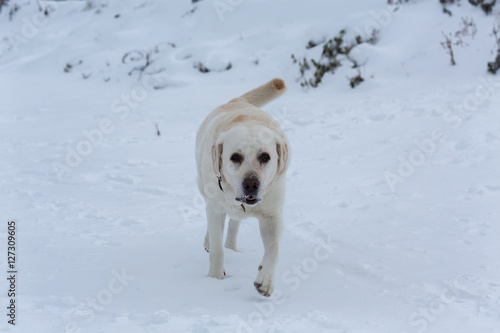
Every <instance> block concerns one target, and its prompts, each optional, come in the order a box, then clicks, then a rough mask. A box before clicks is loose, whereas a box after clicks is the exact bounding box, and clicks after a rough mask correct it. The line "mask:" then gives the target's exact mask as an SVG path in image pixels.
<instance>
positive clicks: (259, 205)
mask: <svg viewBox="0 0 500 333" xmlns="http://www.w3.org/2000/svg"><path fill="white" fill-rule="evenodd" d="M285 90H286V87H285V82H284V81H283V80H281V79H273V80H271V81H270V82H268V83H266V84H264V85H262V86H260V87H258V88H256V89H254V90H252V91H250V92H248V93H246V94H244V95H243V96H241V97H239V98H236V99H233V100H232V101H230V102H229V103H227V104H224V105H222V106H220V107H218V108H217V109H215V110H214V111H212V113H210V114H209V115H208V117H207V118H206V119H205V121H204V122H203V123H202V124H201V126H200V129H199V130H198V133H197V136H196V164H197V168H198V187H199V189H200V192H201V194H202V196H203V198H204V199H205V203H206V212H207V220H208V228H207V235H206V237H205V250H207V251H208V252H210V269H209V271H208V276H210V277H214V278H217V279H224V277H225V276H226V272H225V271H224V251H223V248H222V239H223V234H224V224H225V219H226V215H229V218H230V220H229V227H228V234H227V238H226V243H225V247H226V248H229V249H232V250H235V251H236V237H237V234H238V229H239V226H240V221H241V220H242V219H244V218H247V217H256V218H258V220H259V227H260V234H261V237H262V242H263V243H264V251H265V252H264V257H263V259H262V262H261V264H260V266H259V273H258V275H257V278H256V280H255V282H254V285H255V287H256V288H257V291H258V292H259V293H260V294H262V295H264V296H270V295H271V293H272V292H273V290H274V275H275V271H276V265H277V263H278V252H279V244H280V238H281V232H282V230H283V214H282V211H283V204H284V197H285V178H286V169H287V166H288V142H287V139H286V137H285V133H284V132H283V130H281V128H280V127H279V125H278V123H277V122H276V121H274V120H273V119H272V118H271V117H270V116H269V115H268V114H266V113H264V112H263V111H261V110H260V109H259V107H261V106H263V105H265V104H266V103H268V102H270V101H272V100H273V99H275V98H277V97H279V96H280V95H281V94H283V93H284V92H285Z"/></svg>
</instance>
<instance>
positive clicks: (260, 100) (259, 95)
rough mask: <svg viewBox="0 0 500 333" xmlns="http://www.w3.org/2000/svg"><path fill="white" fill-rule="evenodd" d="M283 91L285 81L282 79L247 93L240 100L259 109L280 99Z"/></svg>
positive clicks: (274, 80)
mask: <svg viewBox="0 0 500 333" xmlns="http://www.w3.org/2000/svg"><path fill="white" fill-rule="evenodd" d="M285 91H286V85H285V81H283V80H282V79H272V80H271V81H269V82H268V83H266V84H263V85H261V86H260V87H257V88H255V89H254V90H251V91H249V92H247V93H246V94H244V95H243V96H241V97H240V98H241V99H244V100H245V101H247V102H248V103H250V104H252V105H255V106H256V107H261V106H264V105H266V104H267V103H269V102H271V101H272V100H274V99H276V98H278V97H280V96H281V95H282V94H283V93H284V92H285Z"/></svg>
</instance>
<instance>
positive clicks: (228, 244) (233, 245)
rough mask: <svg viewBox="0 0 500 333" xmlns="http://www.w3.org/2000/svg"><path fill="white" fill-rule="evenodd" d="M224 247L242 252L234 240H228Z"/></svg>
mask: <svg viewBox="0 0 500 333" xmlns="http://www.w3.org/2000/svg"><path fill="white" fill-rule="evenodd" d="M224 247H225V248H226V249H230V250H233V251H234V252H240V251H238V248H237V247H236V243H233V242H228V241H226V243H225V244H224Z"/></svg>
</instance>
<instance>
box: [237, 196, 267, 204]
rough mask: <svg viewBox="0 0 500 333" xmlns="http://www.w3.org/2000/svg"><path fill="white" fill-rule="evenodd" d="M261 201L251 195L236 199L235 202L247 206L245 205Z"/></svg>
mask: <svg viewBox="0 0 500 333" xmlns="http://www.w3.org/2000/svg"><path fill="white" fill-rule="evenodd" d="M260 200H261V199H259V198H257V197H254V196H253V195H244V196H242V197H240V198H236V201H240V202H241V203H244V204H247V205H250V206H252V205H255V204H257V203H258V202H259V201H260Z"/></svg>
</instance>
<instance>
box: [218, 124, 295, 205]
mask: <svg viewBox="0 0 500 333" xmlns="http://www.w3.org/2000/svg"><path fill="white" fill-rule="evenodd" d="M212 158H213V167H214V170H215V174H216V175H217V177H220V178H221V179H222V182H223V184H224V185H223V187H224V189H223V191H224V192H225V193H226V195H229V196H230V197H232V198H234V200H235V201H237V202H239V203H242V204H246V205H255V204H257V203H258V202H259V201H261V200H262V197H263V195H264V194H265V193H266V192H267V191H268V190H269V187H270V185H271V184H272V183H273V181H274V180H275V179H276V178H277V177H279V176H281V175H283V173H284V172H285V170H286V167H287V164H288V145H287V142H286V139H285V137H284V135H283V134H282V133H278V132H277V131H274V130H272V129H270V128H268V127H266V126H264V125H260V124H253V125H250V126H249V125H243V124H238V125H236V126H233V127H231V128H230V129H228V130H227V131H225V132H223V133H222V134H221V135H220V137H219V139H218V140H217V141H216V143H215V144H214V145H213V147H212Z"/></svg>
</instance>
